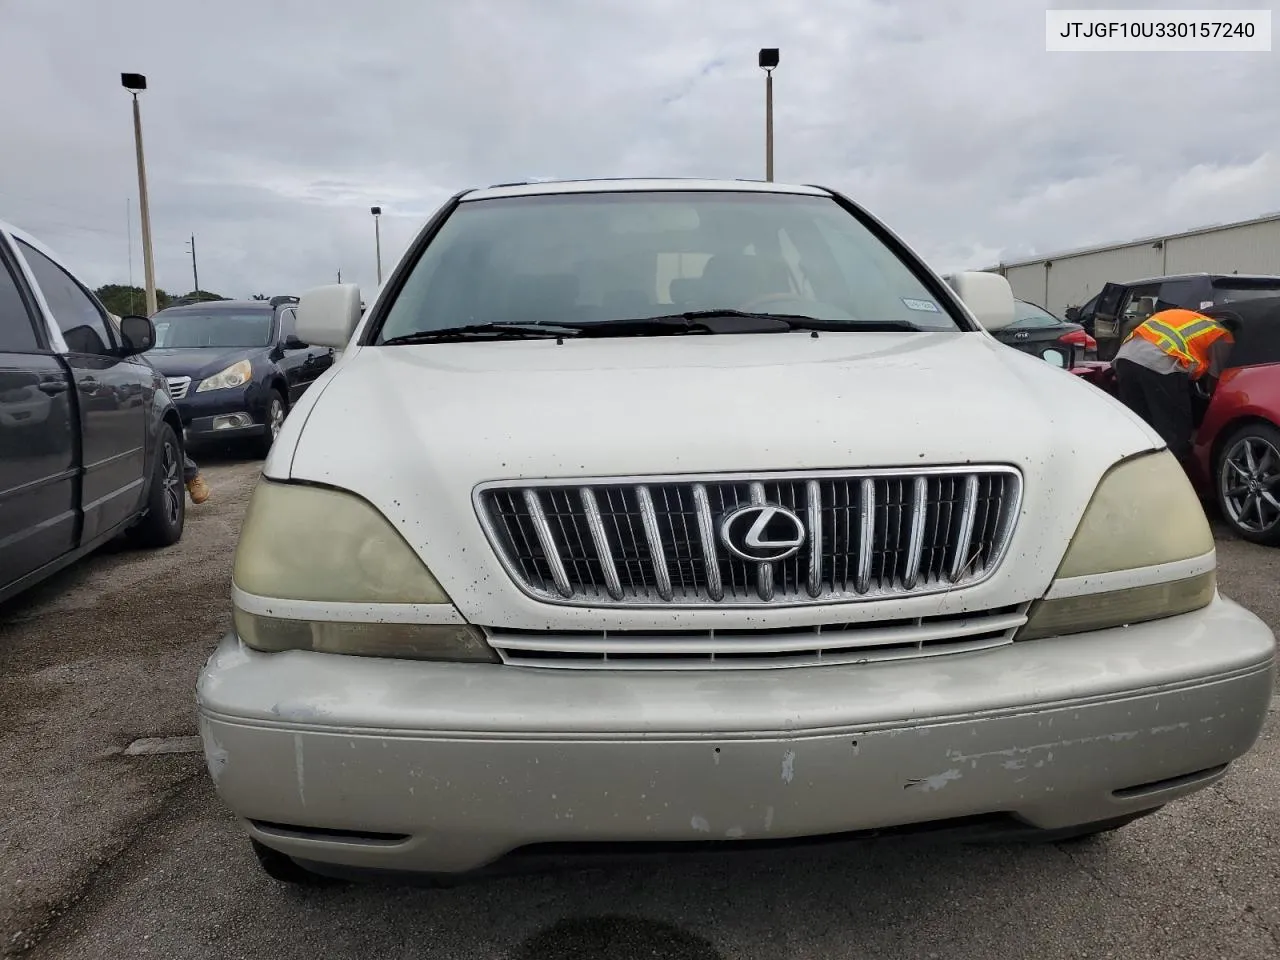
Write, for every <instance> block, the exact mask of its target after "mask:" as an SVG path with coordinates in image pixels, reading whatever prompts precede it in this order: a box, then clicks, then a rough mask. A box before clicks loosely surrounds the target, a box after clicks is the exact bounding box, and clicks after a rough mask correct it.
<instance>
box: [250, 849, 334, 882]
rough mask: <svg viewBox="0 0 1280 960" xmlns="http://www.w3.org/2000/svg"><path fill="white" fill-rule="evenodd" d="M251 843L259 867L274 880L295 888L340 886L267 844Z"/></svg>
mask: <svg viewBox="0 0 1280 960" xmlns="http://www.w3.org/2000/svg"><path fill="white" fill-rule="evenodd" d="M249 843H250V845H251V846H252V847H253V854H254V856H255V857H256V858H257V860H258V866H260V867H261V868H262V871H263V873H265V874H266V875H267V876H269V877H270V878H271V879H272V880H277V881H279V882H280V883H287V884H290V885H292V886H295V887H335V886H339V885H340V881H338V880H334V879H332V878H330V877H325V876H321V875H320V874H318V873H312V872H311V871H310V870H308V869H307V868H306V867H304V866H302V865H300V864H299V863H298V862H297V861H296V860H294V859H293V858H292V857H290V856H288V855H287V854H283V853H281V852H280V851H279V850H273V849H271V847H268V846H267V845H266V844H265V843H259V842H258V841H257V840H254V839H252V838H250V840H249Z"/></svg>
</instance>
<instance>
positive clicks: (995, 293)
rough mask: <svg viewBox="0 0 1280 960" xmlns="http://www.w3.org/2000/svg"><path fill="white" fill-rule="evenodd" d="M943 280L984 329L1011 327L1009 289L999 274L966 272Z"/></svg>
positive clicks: (1011, 306)
mask: <svg viewBox="0 0 1280 960" xmlns="http://www.w3.org/2000/svg"><path fill="white" fill-rule="evenodd" d="M946 279H947V283H948V284H950V285H951V289H953V290H955V292H956V294H957V295H958V296H959V297H960V299H961V300H963V301H964V305H965V306H966V307H968V308H969V312H970V313H972V314H973V316H974V318H975V319H977V321H978V322H979V323H980V324H982V326H983V327H984V328H985V329H987V330H1003V329H1004V328H1005V327H1007V326H1009V324H1011V323H1013V288H1012V287H1010V286H1009V281H1008V280H1006V279H1005V278H1004V277H1002V276H1000V274H998V273H983V272H979V271H966V272H965V273H957V274H954V275H952V276H950V277H947V278H946Z"/></svg>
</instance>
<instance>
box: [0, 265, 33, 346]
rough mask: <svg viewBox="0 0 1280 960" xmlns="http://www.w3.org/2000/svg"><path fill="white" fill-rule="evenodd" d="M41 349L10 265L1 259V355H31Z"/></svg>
mask: <svg viewBox="0 0 1280 960" xmlns="http://www.w3.org/2000/svg"><path fill="white" fill-rule="evenodd" d="M39 347H40V343H39V341H38V340H37V339H36V329H35V327H34V326H33V325H32V323H31V314H30V313H29V312H28V310H27V304H26V301H24V300H23V299H22V294H21V293H20V292H19V291H18V282H17V280H15V279H14V276H13V272H12V271H11V270H10V269H9V266H8V264H6V263H5V262H4V260H2V259H0V353H31V352H32V351H34V350H38V349H39Z"/></svg>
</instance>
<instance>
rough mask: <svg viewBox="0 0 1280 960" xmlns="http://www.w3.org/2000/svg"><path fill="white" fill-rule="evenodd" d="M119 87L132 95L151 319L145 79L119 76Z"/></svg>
mask: <svg viewBox="0 0 1280 960" xmlns="http://www.w3.org/2000/svg"><path fill="white" fill-rule="evenodd" d="M120 85H121V86H122V87H124V88H125V89H126V90H128V91H129V92H130V93H131V94H133V143H134V147H135V148H136V150H137V153H138V206H139V207H140V208H141V213H142V268H143V272H144V273H145V274H146V283H147V316H149V317H153V316H155V314H156V311H157V309H158V307H157V305H156V269H155V261H154V259H153V258H152V254H151V207H150V205H149V204H148V203H147V165H146V162H145V161H144V160H143V159H142V114H141V113H140V112H139V110H138V94H139V93H141V92H142V91H143V90H145V89H147V78H146V77H144V76H143V75H142V74H140V73H122V74H120Z"/></svg>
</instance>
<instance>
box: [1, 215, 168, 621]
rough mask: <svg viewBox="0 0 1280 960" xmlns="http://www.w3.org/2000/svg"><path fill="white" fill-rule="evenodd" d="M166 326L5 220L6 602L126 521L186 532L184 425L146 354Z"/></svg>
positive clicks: (164, 535)
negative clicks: (108, 302)
mask: <svg viewBox="0 0 1280 960" xmlns="http://www.w3.org/2000/svg"><path fill="white" fill-rule="evenodd" d="M154 339H155V329H154V327H153V326H152V324H151V321H149V320H147V319H146V318H145V317H132V316H130V317H123V318H121V319H120V321H119V323H118V324H117V323H116V322H115V321H114V319H113V318H112V317H111V315H110V314H108V313H107V311H106V310H105V309H104V308H103V306H102V304H101V303H100V302H99V300H98V298H97V297H95V296H94V295H93V294H92V293H90V292H89V289H88V288H87V287H86V286H85V285H84V284H83V283H81V282H80V281H79V280H78V279H77V278H76V277H75V276H74V275H73V274H72V273H71V272H70V271H69V270H68V269H67V268H66V267H65V266H63V265H62V264H61V263H60V262H59V261H58V260H57V258H56V257H55V256H54V254H53V253H52V251H50V250H48V249H47V248H45V247H43V246H42V245H41V244H40V243H39V242H38V241H37V240H36V239H35V238H34V237H30V236H28V235H27V234H24V233H21V232H20V231H18V230H16V229H14V228H12V227H9V226H7V225H6V224H4V223H0V603H2V602H3V601H4V600H6V599H7V598H9V597H11V596H13V595H14V594H16V593H18V592H20V591H22V590H25V589H26V588H27V587H30V586H32V585H33V584H35V583H37V582H39V581H40V580H43V579H44V578H46V577H48V576H49V575H50V574H52V573H54V572H55V571H57V570H60V569H61V568H62V567H64V566H66V565H67V564H69V563H72V562H74V561H75V560H76V559H78V558H79V557H82V556H84V555H85V554H87V553H89V552H90V551H92V550H96V549H97V548H98V547H100V546H102V545H103V544H104V543H106V542H107V541H108V540H111V539H112V538H114V537H115V536H116V535H118V534H120V533H128V535H129V536H130V538H131V539H132V540H133V541H134V542H135V543H137V544H139V545H141V546H148V547H165V546H169V545H170V544H173V543H176V542H177V541H178V539H179V538H180V537H181V536H182V530H183V525H184V523H185V520H186V492H185V491H184V490H183V489H182V440H181V438H180V436H179V431H180V429H181V424H180V421H179V417H178V412H177V410H175V409H174V406H173V403H172V401H171V400H170V399H169V395H168V393H167V392H166V391H165V385H164V378H163V377H162V376H161V375H160V374H159V373H157V372H156V370H155V369H153V368H152V366H151V365H150V364H149V363H148V362H147V361H146V359H145V357H144V356H143V354H144V352H145V351H146V350H147V349H148V348H149V347H150V346H151V344H152V342H153V341H154Z"/></svg>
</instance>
